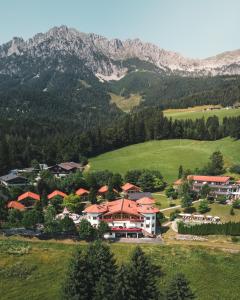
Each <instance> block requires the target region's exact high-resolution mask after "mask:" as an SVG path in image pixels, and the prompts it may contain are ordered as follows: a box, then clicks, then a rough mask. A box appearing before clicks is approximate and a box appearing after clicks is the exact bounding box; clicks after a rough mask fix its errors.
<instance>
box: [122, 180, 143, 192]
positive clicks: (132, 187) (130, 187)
mask: <svg viewBox="0 0 240 300" xmlns="http://www.w3.org/2000/svg"><path fill="white" fill-rule="evenodd" d="M121 188H122V190H123V191H124V192H127V191H129V190H134V191H140V190H141V189H140V187H138V186H136V185H134V184H132V183H129V182H127V183H125V184H124V185H123V186H122V187H121Z"/></svg>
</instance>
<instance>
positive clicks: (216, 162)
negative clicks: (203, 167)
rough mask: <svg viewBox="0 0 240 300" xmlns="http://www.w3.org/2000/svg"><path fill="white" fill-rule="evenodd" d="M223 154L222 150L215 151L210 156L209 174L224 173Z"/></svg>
mask: <svg viewBox="0 0 240 300" xmlns="http://www.w3.org/2000/svg"><path fill="white" fill-rule="evenodd" d="M223 166H224V161H223V155H222V153H221V152H220V151H216V152H213V154H212V155H211V156H210V163H209V164H208V167H207V172H208V175H220V174H222V173H224V168H223Z"/></svg>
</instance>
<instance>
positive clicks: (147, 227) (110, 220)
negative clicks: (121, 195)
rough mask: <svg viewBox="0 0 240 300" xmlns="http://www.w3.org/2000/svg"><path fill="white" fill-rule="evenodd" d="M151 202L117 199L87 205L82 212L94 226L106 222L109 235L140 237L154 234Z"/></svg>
mask: <svg viewBox="0 0 240 300" xmlns="http://www.w3.org/2000/svg"><path fill="white" fill-rule="evenodd" d="M158 212H159V210H158V209H157V208H155V207H154V206H153V205H152V203H151V204H148V205H142V204H140V203H137V202H136V201H132V200H129V199H119V200H115V201H111V202H105V203H102V204H94V205H91V206H89V207H87V208H86V209H85V210H84V211H83V214H84V215H85V217H86V219H87V220H88V221H89V222H90V223H91V224H92V225H93V226H95V227H97V226H98V225H99V222H100V221H104V222H107V224H108V225H109V227H110V228H111V232H110V235H111V237H113V238H114V237H141V236H143V235H144V236H153V235H155V234H156V214H157V213H158Z"/></svg>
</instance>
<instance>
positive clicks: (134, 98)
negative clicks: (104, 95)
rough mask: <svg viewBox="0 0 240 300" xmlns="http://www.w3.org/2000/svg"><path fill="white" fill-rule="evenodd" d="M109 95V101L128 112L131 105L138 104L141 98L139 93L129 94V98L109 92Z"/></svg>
mask: <svg viewBox="0 0 240 300" xmlns="http://www.w3.org/2000/svg"><path fill="white" fill-rule="evenodd" d="M110 96H111V102H112V103H115V104H116V105H117V107H119V108H120V109H121V110H122V111H125V112H129V111H130V110H131V109H132V108H133V107H135V106H138V105H139V104H140V102H141V98H142V97H141V96H140V95H139V94H131V96H130V97H129V98H124V97H122V96H120V95H117V94H114V93H110Z"/></svg>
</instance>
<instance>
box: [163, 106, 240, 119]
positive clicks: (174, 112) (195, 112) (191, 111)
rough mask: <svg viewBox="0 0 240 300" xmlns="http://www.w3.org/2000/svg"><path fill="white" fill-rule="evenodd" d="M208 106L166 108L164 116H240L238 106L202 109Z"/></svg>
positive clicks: (188, 117) (176, 117)
mask: <svg viewBox="0 0 240 300" xmlns="http://www.w3.org/2000/svg"><path fill="white" fill-rule="evenodd" d="M209 107H210V106H207V105H205V106H196V107H189V108H185V109H168V110H165V111H164V115H165V116H166V117H172V118H173V119H178V120H183V119H193V120H195V119H197V118H202V117H204V118H208V117H210V116H214V115H215V116H217V117H218V118H219V119H220V120H222V119H223V118H224V117H236V116H240V108H236V109H226V108H221V109H217V110H204V109H206V108H209Z"/></svg>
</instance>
